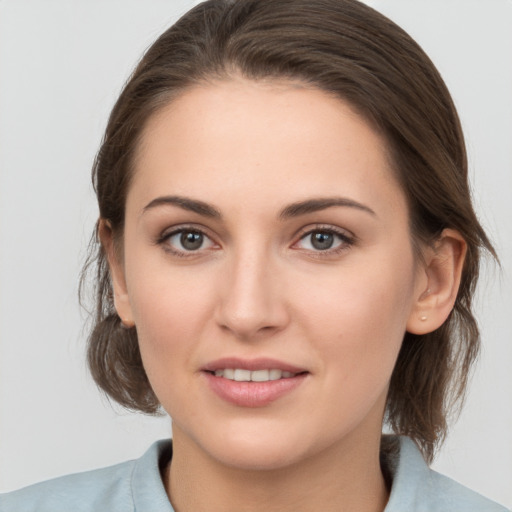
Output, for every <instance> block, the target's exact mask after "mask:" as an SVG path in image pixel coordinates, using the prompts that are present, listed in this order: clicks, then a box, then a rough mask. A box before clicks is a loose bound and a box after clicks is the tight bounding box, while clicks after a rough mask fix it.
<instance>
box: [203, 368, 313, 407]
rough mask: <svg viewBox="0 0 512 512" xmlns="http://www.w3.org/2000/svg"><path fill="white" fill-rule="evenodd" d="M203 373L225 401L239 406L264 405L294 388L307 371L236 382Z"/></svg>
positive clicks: (211, 387) (214, 390) (212, 388)
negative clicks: (260, 379) (270, 378)
mask: <svg viewBox="0 0 512 512" xmlns="http://www.w3.org/2000/svg"><path fill="white" fill-rule="evenodd" d="M203 375H204V376H205V377H206V379H207V381H208V385H209V386H210V389H211V390H212V391H213V392H214V393H215V394H216V395H217V396H219V397H220V398H222V399H223V400H225V401H226V402H229V403H231V404H234V405H238V406H239V407H264V406H265V405H268V404H270V403H272V402H274V401H275V400H277V399H278V398H281V397H283V396H285V395H287V394H289V393H291V392H292V391H293V390H295V389H296V388H297V387H298V386H300V385H301V384H302V382H304V379H305V378H306V376H307V373H301V374H298V375H296V376H295V377H290V378H287V379H278V380H270V381H267V382H238V381H235V380H229V379H224V378H223V377H216V376H215V375H213V374H212V373H209V372H203Z"/></svg>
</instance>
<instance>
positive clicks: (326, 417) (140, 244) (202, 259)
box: [115, 78, 425, 468]
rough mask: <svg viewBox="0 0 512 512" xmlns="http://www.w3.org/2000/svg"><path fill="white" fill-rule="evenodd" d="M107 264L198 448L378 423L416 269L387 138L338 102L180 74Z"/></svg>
mask: <svg viewBox="0 0 512 512" xmlns="http://www.w3.org/2000/svg"><path fill="white" fill-rule="evenodd" d="M118 274H119V275H122V277H118V278H116V283H115V287H116V295H117V297H116V303H117V307H118V310H119V311H120V313H121V316H122V317H124V318H125V320H126V319H128V321H129V320H130V319H133V321H134V322H135V324H136V328H137V333H138V337H139V342H140V349H141V353H142V358H143V361H144V366H145V369H146V371H147V374H148V377H149V380H150V382H151V385H152V386H153V389H154V391H155V393H156V395H157V396H158V398H159V400H160V401H161V403H162V405H163V407H164V408H165V409H166V410H167V412H168V413H169V414H170V415H171V417H172V419H173V429H174V433H175V434H174V435H175V437H177V438H179V439H182V440H186V441H187V442H188V444H189V445H190V446H194V447H195V448H194V449H196V450H199V451H200V452H201V453H204V454H207V455H209V456H211V457H213V458H214V459H215V460H217V461H219V462H222V463H224V464H228V465H231V466H236V467H244V468H277V467H284V466H286V465H287V464H292V463H294V462H297V461H300V460H304V459H305V458H308V457H311V456H314V455H315V454H319V453H321V452H323V451H325V450H326V449H329V450H333V449H343V447H344V446H345V447H346V446H348V441H349V440H351V442H353V441H354V439H358V440H359V441H361V442H366V441H367V440H368V439H369V438H372V439H376V438H378V436H380V429H381V422H382V415H383V411H384V405H385V397H386V391H387V389H388V383H389V379H390V376H391V373H392V370H393V366H394V364H395V361H396V358H397V355H398V351H399V349H400V345H401V342H402V338H403V335H404V332H405V330H406V324H407V321H408V318H409V316H410V315H411V311H412V308H413V305H414V302H415V300H416V299H417V297H418V295H420V294H421V292H422V291H424V290H423V287H424V284H425V273H424V272H423V271H422V270H421V268H419V266H417V265H416V264H415V260H414V257H413V252H412V246H411V240H410V232H409V225H408V209H407V206H406V200H405V198H404V195H403V193H402V191H401V189H400V187H399V185H398V183H397V182H396V180H395V178H394V176H393V173H392V171H391V170H390V168H389V164H388V160H387V158H386V152H385V146H384V143H383V140H382V139H381V137H380V136H379V135H378V134H377V133H376V132H375V131H374V130H373V129H372V128H371V127H370V126H369V125H368V124H367V123H366V122H365V121H364V120H363V119H362V118H361V117H360V116H358V115H357V114H356V113H355V112H354V111H353V110H352V109H351V108H350V107H349V106H348V105H347V104H345V103H343V102H342V101H340V100H338V99H335V98H333V97H331V96H328V95H327V94H326V93H324V92H321V91H318V90H312V89H307V88H304V87H301V86H298V85H294V84H288V83H285V82H281V83H277V82H270V83H269V82H267V83H265V84H263V83H255V82H252V81H246V80H244V79H241V78H240V79H233V80H232V81H226V82H219V83H214V84H208V85H204V86H197V87H195V88H192V89H190V90H188V91H187V92H185V93H184V94H183V95H182V96H181V97H180V98H178V99H177V100H175V101H173V102H172V103H171V104H170V105H169V106H168V107H166V108H165V109H163V110H162V111H160V112H159V113H158V114H157V115H156V116H154V117H153V118H152V119H151V120H150V122H149V124H148V126H147V128H146V129H145V132H144V137H143V141H142V143H141V146H140V151H139V154H138V158H137V161H136V171H135V175H134V180H133V182H132V185H131V188H130V190H129V193H128V198H127V205H126V224H125V237H124V265H123V267H122V270H121V271H119V270H118Z"/></svg>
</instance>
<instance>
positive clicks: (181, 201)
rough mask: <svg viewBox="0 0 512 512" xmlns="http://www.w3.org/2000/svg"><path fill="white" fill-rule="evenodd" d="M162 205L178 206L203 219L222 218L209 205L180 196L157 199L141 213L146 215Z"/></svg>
mask: <svg viewBox="0 0 512 512" xmlns="http://www.w3.org/2000/svg"><path fill="white" fill-rule="evenodd" d="M162 205H172V206H178V207H180V208H182V209H183V210H188V211H190V212H194V213H197V214H199V215H202V216H203V217H210V218H212V219H220V218H221V217H222V215H221V213H220V212H219V210H217V209H216V208H214V207H213V206H211V205H210V204H208V203H205V202H203V201H198V200H196V199H190V198H188V197H181V196H162V197H157V198H156V199H153V200H152V201H151V202H149V203H148V204H147V205H146V206H145V207H144V209H143V210H142V213H146V212H147V211H148V210H151V209H153V208H156V207H157V206H162Z"/></svg>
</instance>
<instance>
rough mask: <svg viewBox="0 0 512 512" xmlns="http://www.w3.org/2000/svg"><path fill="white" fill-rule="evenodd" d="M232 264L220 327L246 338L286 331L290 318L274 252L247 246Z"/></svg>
mask: <svg viewBox="0 0 512 512" xmlns="http://www.w3.org/2000/svg"><path fill="white" fill-rule="evenodd" d="M228 260H229V263H228V265H227V267H228V268H227V269H226V275H225V281H224V286H223V287H222V288H223V291H222V297H221V300H220V303H219V317H218V321H219V323H220V325H221V326H222V327H224V328H227V329H229V330H230V331H232V332H233V333H234V334H236V335H237V336H238V337H244V338H246V337H250V336H253V335H255V334H258V333H261V332H263V331H266V332H269V331H275V330H278V329H280V328H282V327H283V326H284V325H285V324H286V321H287V314H286V308H285V304H284V300H283V297H282V296H281V293H280V290H281V287H280V284H279V275H278V272H277V271H276V270H277V269H276V264H275V257H273V256H272V254H271V251H270V250H269V249H268V248H265V247H263V246H262V245H258V244H254V243H252V244H245V246H243V247H239V248H237V249H236V250H234V251H233V253H232V254H231V256H230V258H228Z"/></svg>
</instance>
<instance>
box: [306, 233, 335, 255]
mask: <svg viewBox="0 0 512 512" xmlns="http://www.w3.org/2000/svg"><path fill="white" fill-rule="evenodd" d="M333 243H334V235H333V234H332V233H326V232H322V231H318V232H316V233H313V234H312V235H311V245H312V246H313V247H314V248H315V249H319V250H324V251H325V250H326V249H330V248H331V247H332V245H333Z"/></svg>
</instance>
